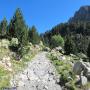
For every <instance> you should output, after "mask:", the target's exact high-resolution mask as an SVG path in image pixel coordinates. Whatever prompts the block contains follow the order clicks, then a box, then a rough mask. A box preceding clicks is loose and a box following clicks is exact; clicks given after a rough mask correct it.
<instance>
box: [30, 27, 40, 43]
mask: <svg viewBox="0 0 90 90" xmlns="http://www.w3.org/2000/svg"><path fill="white" fill-rule="evenodd" d="M29 41H30V42H32V43H33V44H38V43H39V42H40V36H39V34H38V32H37V30H36V27H35V26H32V28H31V30H29Z"/></svg>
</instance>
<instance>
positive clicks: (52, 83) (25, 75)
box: [11, 52, 61, 90]
mask: <svg viewBox="0 0 90 90" xmlns="http://www.w3.org/2000/svg"><path fill="white" fill-rule="evenodd" d="M58 79H59V78H58V75H56V72H55V68H54V66H53V65H52V64H51V63H50V60H48V58H47V57H46V52H41V53H39V54H37V55H36V56H35V57H34V58H33V60H32V61H31V62H30V63H29V64H28V67H27V68H26V69H25V70H24V71H23V72H22V73H19V74H17V75H15V77H14V78H13V79H12V80H11V84H12V86H17V90H61V87H60V86H59V85H58V84H57V81H58Z"/></svg>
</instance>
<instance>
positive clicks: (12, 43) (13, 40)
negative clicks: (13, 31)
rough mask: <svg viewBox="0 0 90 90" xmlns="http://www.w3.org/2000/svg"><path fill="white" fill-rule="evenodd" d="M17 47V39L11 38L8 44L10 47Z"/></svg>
mask: <svg viewBox="0 0 90 90" xmlns="http://www.w3.org/2000/svg"><path fill="white" fill-rule="evenodd" d="M17 45H18V39H17V38H12V40H11V42H10V46H17Z"/></svg>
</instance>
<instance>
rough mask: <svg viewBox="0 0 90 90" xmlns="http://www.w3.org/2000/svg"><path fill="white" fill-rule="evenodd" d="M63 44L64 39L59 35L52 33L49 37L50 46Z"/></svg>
mask: <svg viewBox="0 0 90 90" xmlns="http://www.w3.org/2000/svg"><path fill="white" fill-rule="evenodd" d="M63 45H64V39H63V38H62V37H61V36H60V35H54V36H52V38H51V46H52V48H55V47H58V46H63Z"/></svg>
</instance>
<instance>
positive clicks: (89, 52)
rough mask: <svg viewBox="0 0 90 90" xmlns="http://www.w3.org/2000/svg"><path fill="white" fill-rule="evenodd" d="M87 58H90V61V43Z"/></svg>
mask: <svg viewBox="0 0 90 90" xmlns="http://www.w3.org/2000/svg"><path fill="white" fill-rule="evenodd" d="M87 56H88V57H89V59H90V43H89V45H88V48H87Z"/></svg>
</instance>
